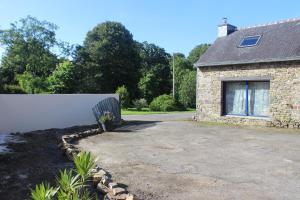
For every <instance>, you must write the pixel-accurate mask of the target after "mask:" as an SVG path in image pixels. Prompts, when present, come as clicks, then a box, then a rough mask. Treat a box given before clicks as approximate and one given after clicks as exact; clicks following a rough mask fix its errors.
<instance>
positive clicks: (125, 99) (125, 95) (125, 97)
mask: <svg viewBox="0 0 300 200" xmlns="http://www.w3.org/2000/svg"><path fill="white" fill-rule="evenodd" d="M116 93H117V94H119V97H120V101H121V107H122V108H128V107H129V103H130V95H129V92H128V90H127V88H126V87H125V86H124V85H123V86H121V87H118V88H117V90H116Z"/></svg>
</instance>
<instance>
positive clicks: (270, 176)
mask: <svg viewBox="0 0 300 200" xmlns="http://www.w3.org/2000/svg"><path fill="white" fill-rule="evenodd" d="M191 116H192V114H191V113H185V114H165V115H147V116H128V117H126V119H128V120H130V122H129V124H128V125H127V126H125V127H123V128H120V129H118V130H117V131H116V132H111V133H104V134H102V135H96V136H92V137H89V138H86V139H83V140H81V141H80V142H79V146H80V148H82V149H84V150H88V151H91V152H92V153H93V154H94V155H96V156H97V157H98V162H99V164H100V165H101V166H103V167H104V168H105V169H107V170H108V171H109V172H111V174H112V175H113V177H114V179H115V180H116V181H117V182H120V183H124V184H127V185H128V190H129V191H130V192H132V193H133V194H135V195H136V196H137V197H138V198H139V199H160V200H161V199H164V200H166V199H167V200H171V199H172V200H174V199H178V200H183V199H184V200H189V199H191V200H195V199H205V200H210V199H211V200H219V199H237V200H240V199H243V200H255V199H272V200H274V199H275V200H276V199H285V200H288V199H291V200H292V199H293V200H294V199H300V133H299V131H298V132H296V131H291V130H281V129H280V130H279V129H264V128H256V129H254V128H238V127H229V126H211V125H203V124H199V123H197V122H192V121H188V120H187V119H190V118H191Z"/></svg>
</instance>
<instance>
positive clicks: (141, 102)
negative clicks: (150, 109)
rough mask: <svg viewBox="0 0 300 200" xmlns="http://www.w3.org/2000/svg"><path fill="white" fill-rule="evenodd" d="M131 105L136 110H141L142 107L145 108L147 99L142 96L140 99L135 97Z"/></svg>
mask: <svg viewBox="0 0 300 200" xmlns="http://www.w3.org/2000/svg"><path fill="white" fill-rule="evenodd" d="M133 105H134V107H135V108H136V109H137V110H139V111H140V110H142V108H145V107H147V106H148V103H147V100H146V99H144V98H142V99H137V100H135V101H133Z"/></svg>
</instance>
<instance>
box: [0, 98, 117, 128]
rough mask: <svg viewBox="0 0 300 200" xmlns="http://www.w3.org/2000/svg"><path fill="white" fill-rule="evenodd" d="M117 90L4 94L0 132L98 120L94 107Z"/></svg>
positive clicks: (0, 101)
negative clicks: (96, 92)
mask: <svg viewBox="0 0 300 200" xmlns="http://www.w3.org/2000/svg"><path fill="white" fill-rule="evenodd" d="M107 97H115V98H116V99H119V96H118V95H117V94H0V134H6V133H11V132H27V131H33V130H43V129H50V128H66V127H71V126H77V125H90V124H95V123H96V120H95V118H94V115H93V111H92V108H93V107H94V106H95V105H96V104H97V103H98V102H99V101H100V100H102V99H104V98H107Z"/></svg>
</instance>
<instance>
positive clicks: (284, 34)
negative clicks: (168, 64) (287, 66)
mask: <svg viewBox="0 0 300 200" xmlns="http://www.w3.org/2000/svg"><path fill="white" fill-rule="evenodd" d="M254 35H261V38H260V40H259V43H258V44H257V45H256V46H252V47H239V45H240V43H241V40H242V39H243V38H244V37H247V36H254ZM294 60H300V19H293V20H288V21H283V22H277V23H274V24H267V25H261V26H256V27H250V28H245V29H239V30H237V31H235V32H233V33H231V34H230V35H228V36H225V37H221V38H218V39H217V40H216V41H215V42H214V44H213V45H212V46H211V47H210V48H209V49H208V50H207V51H206V52H205V53H204V54H203V55H202V56H201V57H200V59H199V60H198V61H197V62H196V63H195V64H194V66H195V67H205V66H221V65H234V64H248V63H263V62H277V61H294Z"/></svg>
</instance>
